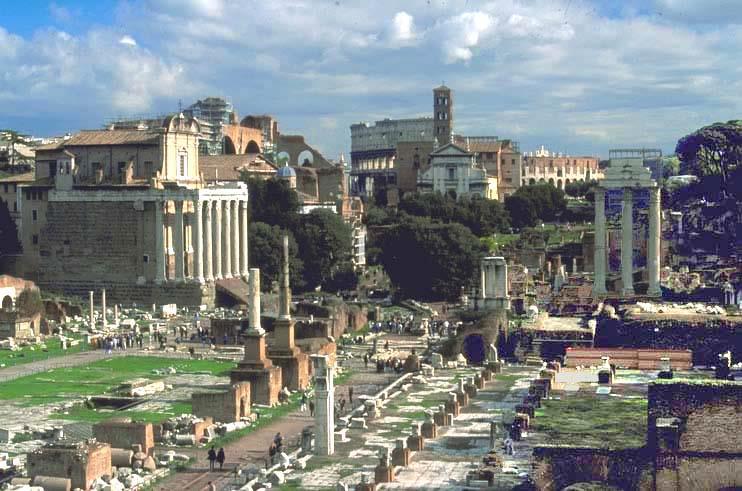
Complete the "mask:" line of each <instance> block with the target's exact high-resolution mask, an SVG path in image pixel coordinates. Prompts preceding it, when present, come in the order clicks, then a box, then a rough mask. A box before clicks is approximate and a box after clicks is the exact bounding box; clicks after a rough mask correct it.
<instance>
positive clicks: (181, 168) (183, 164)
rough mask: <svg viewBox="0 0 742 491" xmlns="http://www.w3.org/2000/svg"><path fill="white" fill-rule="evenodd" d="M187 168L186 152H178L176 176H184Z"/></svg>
mask: <svg viewBox="0 0 742 491" xmlns="http://www.w3.org/2000/svg"><path fill="white" fill-rule="evenodd" d="M187 169H188V154H186V153H180V154H178V177H185V176H186V175H187Z"/></svg>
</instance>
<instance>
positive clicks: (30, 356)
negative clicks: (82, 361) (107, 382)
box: [0, 338, 88, 373]
mask: <svg viewBox="0 0 742 491" xmlns="http://www.w3.org/2000/svg"><path fill="white" fill-rule="evenodd" d="M87 349H88V347H87V345H86V344H85V342H84V341H81V342H80V344H78V345H77V346H70V347H69V348H68V349H67V350H63V349H62V342H61V341H60V340H59V339H58V338H53V339H48V340H47V341H46V349H45V350H42V349H40V348H39V347H38V346H34V347H33V349H31V346H24V347H23V348H21V349H20V350H18V351H10V350H0V373H2V368H5V367H12V366H15V365H22V364H24V363H31V362H33V361H39V360H47V359H49V358H54V357H57V356H63V355H69V354H72V353H80V352H81V351H86V350H87ZM2 365H5V367H2Z"/></svg>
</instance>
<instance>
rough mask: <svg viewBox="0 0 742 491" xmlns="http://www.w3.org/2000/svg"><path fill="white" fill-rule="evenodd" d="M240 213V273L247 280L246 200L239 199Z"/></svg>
mask: <svg viewBox="0 0 742 491" xmlns="http://www.w3.org/2000/svg"><path fill="white" fill-rule="evenodd" d="M240 214H241V215H242V227H241V228H240V232H241V233H242V241H241V242H240V247H241V248H242V254H241V256H240V260H241V261H240V273H241V275H242V277H243V278H244V279H246V280H247V276H248V273H249V272H248V267H249V266H248V264H249V263H248V251H249V244H250V243H249V242H248V240H249V239H248V237H247V227H248V224H247V201H240Z"/></svg>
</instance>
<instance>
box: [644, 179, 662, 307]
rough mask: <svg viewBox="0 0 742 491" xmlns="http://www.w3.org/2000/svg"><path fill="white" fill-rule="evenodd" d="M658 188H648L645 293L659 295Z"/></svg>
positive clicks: (659, 210) (660, 293) (660, 292)
mask: <svg viewBox="0 0 742 491" xmlns="http://www.w3.org/2000/svg"><path fill="white" fill-rule="evenodd" d="M660 213H661V207H660V189H659V187H656V188H650V189H649V239H648V241H647V273H648V274H649V288H648V289H647V295H651V296H661V295H662V290H661V289H660V229H661V228H660Z"/></svg>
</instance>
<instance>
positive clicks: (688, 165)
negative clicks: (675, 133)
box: [675, 121, 742, 197]
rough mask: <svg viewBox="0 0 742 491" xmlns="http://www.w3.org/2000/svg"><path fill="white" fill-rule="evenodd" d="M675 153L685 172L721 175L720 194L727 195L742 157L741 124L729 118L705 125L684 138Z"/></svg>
mask: <svg viewBox="0 0 742 491" xmlns="http://www.w3.org/2000/svg"><path fill="white" fill-rule="evenodd" d="M675 153H676V154H677V156H678V157H679V158H680V162H681V164H680V168H681V172H682V173H684V174H694V175H696V176H698V177H699V178H700V179H701V180H703V178H705V177H707V176H715V175H718V176H720V178H721V194H722V197H726V196H727V195H728V191H729V186H728V185H729V180H730V177H731V176H732V175H733V174H734V172H735V170H736V169H738V168H739V164H740V160H742V124H741V123H740V122H739V121H729V122H727V123H714V124H712V125H709V126H704V127H703V128H701V129H699V130H697V131H694V132H693V133H691V134H690V135H686V136H684V137H683V138H681V139H680V140H679V141H678V144H677V146H676V147H675Z"/></svg>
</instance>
